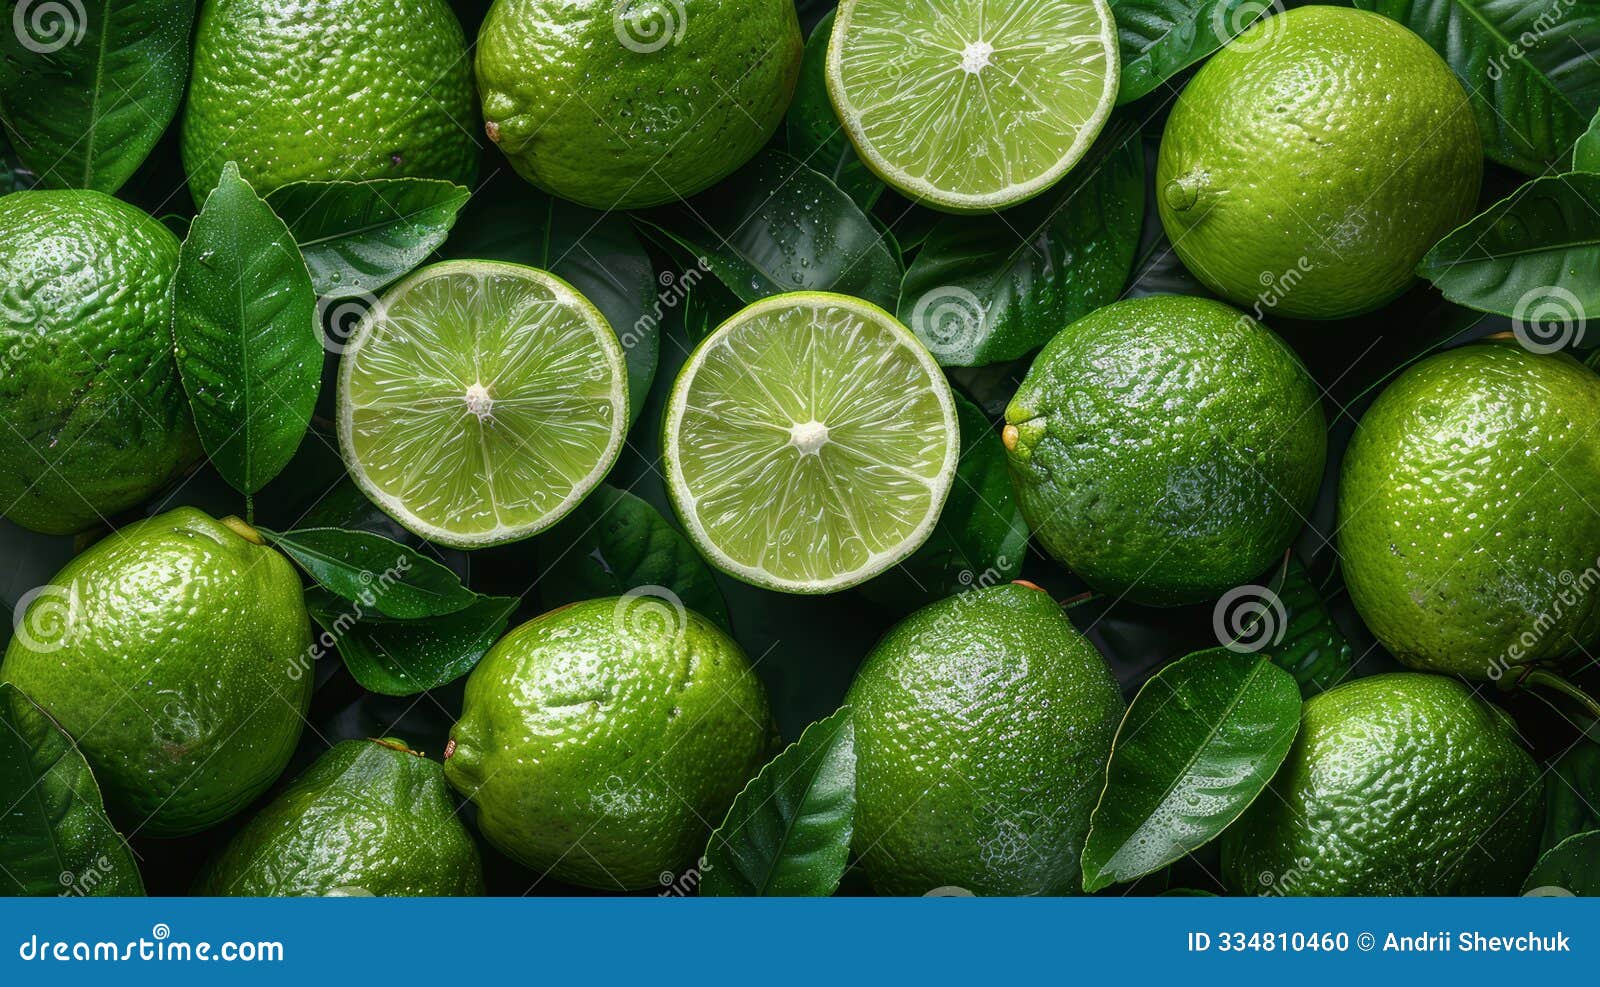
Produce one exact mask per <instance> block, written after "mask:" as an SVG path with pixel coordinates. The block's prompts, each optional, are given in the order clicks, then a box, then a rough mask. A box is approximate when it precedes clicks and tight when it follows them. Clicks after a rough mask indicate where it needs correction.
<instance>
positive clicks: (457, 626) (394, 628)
mask: <svg viewBox="0 0 1600 987" xmlns="http://www.w3.org/2000/svg"><path fill="white" fill-rule="evenodd" d="M520 602H521V601H520V600H518V599H517V598H516V597H510V596H485V597H481V598H479V601H478V602H477V603H474V604H472V605H471V606H469V607H467V608H466V609H464V610H457V611H456V612H455V613H451V614H446V615H444V616H442V617H428V618H425V619H422V620H395V619H393V618H391V617H385V616H384V615H383V614H381V613H378V612H376V611H375V610H373V611H369V610H367V609H366V608H365V607H364V606H363V605H362V604H361V603H360V602H359V601H350V600H344V599H341V598H339V597H337V596H335V595H333V594H332V593H329V592H327V591H326V590H322V589H311V590H308V591H307V592H306V609H308V610H310V611H311V619H312V620H315V621H316V622H317V626H318V627H321V628H322V634H321V636H320V637H319V638H318V642H317V643H318V644H319V645H320V646H321V647H322V648H324V649H326V648H337V649H338V650H339V655H340V657H342V658H343V659H344V664H345V667H346V668H348V669H350V674H351V675H352V676H354V677H355V680H356V682H358V683H359V684H360V685H361V687H362V688H363V689H366V690H368V691H370V692H377V693H381V694H383V695H385V696H410V695H414V694H416V693H418V692H422V691H424V690H427V689H437V688H438V687H440V686H442V685H445V684H447V683H450V682H453V681H455V680H456V679H458V678H460V677H461V676H463V675H465V674H467V672H469V671H471V670H472V666H474V665H476V664H477V663H478V659H480V658H482V657H483V656H484V653H485V652H487V651H488V650H489V648H490V647H491V646H492V645H493V644H494V642H495V641H496V640H498V639H499V637H500V634H501V632H503V631H504V630H505V628H506V621H508V620H509V619H510V618H511V614H512V613H513V612H514V611H515V610H516V609H517V605H518V604H519V603H520Z"/></svg>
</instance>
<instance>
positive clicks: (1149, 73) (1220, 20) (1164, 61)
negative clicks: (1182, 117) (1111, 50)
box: [1111, 0, 1275, 104]
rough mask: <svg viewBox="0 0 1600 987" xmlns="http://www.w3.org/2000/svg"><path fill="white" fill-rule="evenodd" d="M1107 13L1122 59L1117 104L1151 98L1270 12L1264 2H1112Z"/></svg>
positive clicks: (1127, 0)
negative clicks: (1111, 18)
mask: <svg viewBox="0 0 1600 987" xmlns="http://www.w3.org/2000/svg"><path fill="white" fill-rule="evenodd" d="M1111 13H1112V14H1113V15H1114V16H1115V17H1116V20H1117V48H1118V50H1119V52H1120V53H1121V57H1122V81H1121V82H1120V83H1119V84H1118V86H1117V103H1118V104H1122V103H1131V102H1133V101H1134V100H1136V99H1139V98H1140V97H1142V96H1146V95H1149V94H1150V93H1152V92H1154V91H1155V90H1156V89H1158V88H1160V86H1161V84H1162V83H1163V82H1166V81H1167V80H1168V79H1170V78H1172V77H1173V76H1175V75H1177V74H1178V73H1179V72H1182V71H1183V70H1184V69H1186V68H1188V67H1189V66H1191V65H1193V64H1195V63H1196V62H1198V61H1200V60H1201V59H1203V58H1205V57H1206V56H1208V55H1210V54H1211V53H1212V52H1214V51H1216V50H1217V49H1218V48H1221V47H1222V46H1223V45H1224V44H1226V43H1227V42H1228V41H1229V40H1230V39H1232V38H1235V37H1237V36H1238V35H1240V34H1241V33H1243V31H1244V30H1245V28H1247V27H1249V26H1250V25H1251V24H1254V23H1255V22H1256V21H1258V20H1260V19H1261V16H1262V15H1263V14H1268V13H1275V11H1274V10H1273V5H1272V4H1271V3H1269V2H1267V0H1113V2H1112V4H1111Z"/></svg>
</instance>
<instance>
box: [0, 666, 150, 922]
mask: <svg viewBox="0 0 1600 987" xmlns="http://www.w3.org/2000/svg"><path fill="white" fill-rule="evenodd" d="M142 894H144V884H143V882H142V881H141V880H140V879H139V868H138V866H137V865H136V864H135V863H134V859H133V853H132V852H131V851H130V850H129V849H128V845H127V843H126V842H125V841H124V840H123V838H122V836H121V835H120V834H119V833H118V832H117V831H116V829H115V827H113V826H112V825H111V821H110V820H109V819H107V818H106V812H105V803H104V802H103V801H102V800H101V798H100V789H99V786H97V785H96V784H95V780H94V775H93V774H92V773H91V772H90V770H89V762H88V761H85V760H84V758H83V754H82V752H80V751H79V750H78V748H77V746H76V745H75V744H73V742H72V738H71V737H68V736H67V734H66V731H64V730H62V729H61V727H60V726H58V725H57V724H56V722H55V721H54V720H52V719H51V718H50V717H49V715H47V714H46V713H45V711H44V710H43V709H41V708H40V707H39V706H37V705H36V704H35V703H34V702H33V700H31V699H29V698H28V697H27V696H25V695H23V693H22V691H21V690H19V689H18V688H17V687H16V686H14V685H11V684H10V683H9V682H3V683H0V896H10V895H29V896H56V895H142Z"/></svg>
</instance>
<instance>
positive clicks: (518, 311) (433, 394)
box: [339, 261, 628, 548]
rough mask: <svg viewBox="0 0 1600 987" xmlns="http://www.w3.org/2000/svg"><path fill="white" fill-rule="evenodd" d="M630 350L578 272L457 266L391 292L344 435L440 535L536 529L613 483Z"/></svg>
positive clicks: (349, 388) (370, 489) (352, 460)
mask: <svg viewBox="0 0 1600 987" xmlns="http://www.w3.org/2000/svg"><path fill="white" fill-rule="evenodd" d="M627 401H628V399H627V377H626V371H625V370H624V368H623V356H622V348H621V346H620V345H619V344H618V343H617V339H616V336H615V335H613V333H612V331H611V329H610V327H609V326H608V325H607V324H606V321H605V319H604V318H603V317H602V316H601V315H600V313H599V311H598V310H596V309H595V307H594V306H593V305H591V304H590V303H589V302H588V300H587V299H585V298H584V297H583V296H582V295H580V294H579V293H578V292H577V291H576V290H574V289H573V288H572V287H571V286H570V285H568V284H567V283H566V282H564V281H562V280H560V279H559V278H557V277H555V276H553V275H551V274H547V273H545V272H544V271H540V270H536V269H534V268H531V267H523V266H521V265H517V264H501V263H494V262H488V261H451V262H448V263H443V264H435V265H433V266H431V267H427V268H424V269H423V270H421V271H418V272H417V273H415V274H413V275H412V276H411V277H409V278H407V279H406V280H404V281H402V282H401V283H400V284H399V285H397V286H396V287H395V288H393V289H391V290H390V291H389V293H388V294H386V295H385V296H384V297H383V299H382V300H381V301H380V302H379V303H378V304H377V305H375V306H374V307H373V308H372V309H371V310H370V311H369V312H368V313H367V315H366V316H365V317H364V318H363V319H362V321H361V323H360V325H359V326H357V328H356V331H355V333H354V334H353V336H352V339H351V344H350V347H349V349H348V350H347V351H346V353H345V355H344V358H343V360H342V362H341V364H340V368H339V445H340V448H341V450H342V452H343V454H344V458H345V462H346V463H347V464H348V465H349V467H350V472H351V475H352V476H353V477H354V478H355V480H356V482H357V483H358V484H359V485H360V486H361V489H362V490H363V491H364V492H365V493H366V494H367V496H369V497H371V498H372V499H373V500H374V501H375V502H376V503H377V504H378V505H379V506H381V507H382V508H383V509H384V510H386V511H387V512H388V513H389V514H390V515H391V516H393V517H394V518H395V520H397V521H399V522H400V523H401V524H403V525H405V526H406V527H407V528H408V529H410V530H411V531H413V532H415V533H416V534H418V535H421V536H422V537H424V538H428V539H430V540H433V541H438V542H442V543H444V544H447V545H456V546H460V547H467V548H471V547H480V546H484V545H495V544H500V543H503V542H507V541H513V540H516V539H518V538H523V537H527V536H529V535H532V534H535V533H537V532H539V531H541V530H543V529H544V528H546V527H548V526H549V525H551V524H554V523H555V522H556V521H558V520H560V518H561V517H562V516H563V515H565V514H566V513H567V512H568V511H569V510H571V509H572V508H573V507H574V506H576V505H577V503H578V502H579V501H580V500H582V499H583V497H584V495H585V494H587V493H588V492H589V491H590V490H591V489H593V487H594V486H595V485H596V484H597V483H599V482H600V480H601V478H602V477H604V476H605V474H606V472H607V471H608V470H609V469H610V468H611V465H612V463H614V462H615V461H616V458H617V455H618V453H620V452H621V449H622V439H623V434H624V432H625V431H626V428H627V421H628V406H627Z"/></svg>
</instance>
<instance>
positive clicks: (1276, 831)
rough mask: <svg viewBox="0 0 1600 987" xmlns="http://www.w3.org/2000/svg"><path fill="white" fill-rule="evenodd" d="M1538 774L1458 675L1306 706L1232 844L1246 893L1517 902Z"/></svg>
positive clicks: (1389, 681)
mask: <svg viewBox="0 0 1600 987" xmlns="http://www.w3.org/2000/svg"><path fill="white" fill-rule="evenodd" d="M1540 782H1541V778H1540V772H1539V768H1538V766H1537V765H1535V764H1534V761H1533V758H1531V757H1529V756H1528V752H1527V751H1526V750H1524V749H1523V747H1522V744H1521V742H1520V741H1519V740H1518V739H1517V732H1516V728H1515V726H1513V724H1512V722H1511V718H1510V717H1508V716H1506V715H1505V714H1504V713H1503V712H1501V711H1500V710H1499V709H1498V708H1497V707H1495V706H1493V705H1491V704H1489V703H1487V702H1485V701H1483V700H1482V699H1479V698H1478V697H1477V696H1475V695H1473V693H1472V691H1471V690H1470V689H1468V688H1467V687H1466V686H1464V685H1462V684H1461V683H1460V682H1458V681H1456V680H1455V679H1450V678H1445V677H1443V676H1440V675H1422V674H1419V673H1416V672H1396V673H1391V674H1388V675H1375V676H1372V677H1371V678H1365V679H1359V680H1357V681H1354V682H1347V683H1345V684H1344V685H1341V686H1338V687H1336V688H1333V689H1330V690H1328V691H1327V692H1324V693H1322V694H1320V695H1318V696H1315V697H1313V698H1311V699H1309V700H1307V701H1306V704H1305V709H1304V710H1303V712H1302V713H1301V719H1300V735H1299V737H1297V738H1296V739H1295V742H1294V747H1293V748H1292V749H1290V751H1289V756H1288V758H1287V759H1286V760H1285V761H1284V762H1283V766H1282V767H1281V768H1279V769H1278V773H1277V775H1276V776H1275V777H1274V778H1273V779H1272V784H1271V787H1270V789H1269V790H1268V791H1266V792H1263V793H1262V795H1261V797H1260V798H1258V799H1256V800H1255V802H1254V803H1252V804H1251V806H1250V808H1249V809H1247V810H1246V811H1245V814H1244V815H1243V816H1241V817H1240V818H1239V821H1238V822H1236V823H1235V824H1234V825H1233V826H1231V827H1229V828H1228V830H1227V832H1226V833H1224V834H1223V837H1222V862H1223V871H1224V875H1225V877H1226V879H1227V881H1228V883H1229V884H1230V885H1231V886H1232V887H1233V889H1234V890H1235V891H1236V892H1238V893H1241V894H1273V895H1296V896H1302V895H1303V896H1329V895H1338V896H1353V895H1384V896H1389V895H1428V896H1435V895H1439V896H1443V895H1511V894H1516V893H1517V890H1518V889H1519V888H1520V887H1521V886H1522V879H1523V878H1524V877H1525V876H1526V875H1527V873H1528V869H1529V868H1530V867H1532V866H1533V860H1534V856H1535V854H1536V853H1537V852H1538V849H1539V836H1540V825H1539V818H1540V815H1541V814H1542V811H1543V802H1542V798H1543V790H1542V786H1541V783H1540Z"/></svg>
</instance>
